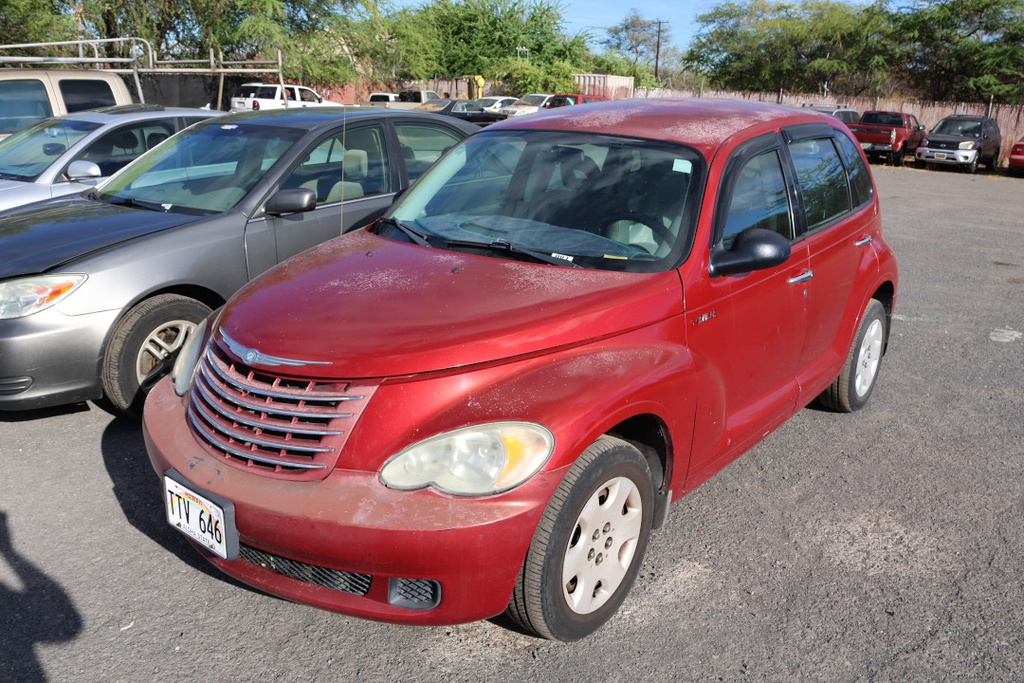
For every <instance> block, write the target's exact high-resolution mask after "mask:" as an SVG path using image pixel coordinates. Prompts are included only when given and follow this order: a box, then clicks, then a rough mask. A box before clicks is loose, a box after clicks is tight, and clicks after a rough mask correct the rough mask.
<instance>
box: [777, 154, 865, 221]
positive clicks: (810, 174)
mask: <svg viewBox="0 0 1024 683" xmlns="http://www.w3.org/2000/svg"><path fill="white" fill-rule="evenodd" d="M789 151H790V154H791V155H792V157H793V165H794V166H795V167H796V177H797V183H798V184H799V185H800V192H801V194H802V195H803V198H804V211H805V212H806V215H807V229H808V230H814V229H815V228H817V227H820V226H822V225H825V224H826V223H828V222H830V221H832V220H833V219H835V218H837V217H839V216H841V215H843V214H845V213H849V212H850V209H851V208H852V207H851V206H850V186H849V181H848V180H847V177H846V169H845V167H844V166H843V162H842V161H841V160H840V159H839V152H838V151H837V150H836V148H835V145H833V144H832V139H831V138H812V139H809V140H797V141H796V142H792V143H790V145H789Z"/></svg>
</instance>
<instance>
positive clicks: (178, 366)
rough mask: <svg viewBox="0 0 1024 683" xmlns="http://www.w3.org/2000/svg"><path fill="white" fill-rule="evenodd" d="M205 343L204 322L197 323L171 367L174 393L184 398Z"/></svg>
mask: <svg viewBox="0 0 1024 683" xmlns="http://www.w3.org/2000/svg"><path fill="white" fill-rule="evenodd" d="M204 341H206V320H203V322H201V323H199V325H198V326H196V329H195V330H193V331H192V334H190V335H188V338H187V339H186V340H185V343H184V344H182V345H181V348H180V349H178V356H177V358H175V359H174V365H173V366H171V383H172V384H173V385H174V393H176V394H177V395H178V396H184V395H185V393H186V392H187V391H188V388H189V385H191V384H192V377H193V376H194V375H195V374H196V366H197V365H199V355H200V354H201V353H202V352H203V347H204V346H205V344H204V343H203V342H204Z"/></svg>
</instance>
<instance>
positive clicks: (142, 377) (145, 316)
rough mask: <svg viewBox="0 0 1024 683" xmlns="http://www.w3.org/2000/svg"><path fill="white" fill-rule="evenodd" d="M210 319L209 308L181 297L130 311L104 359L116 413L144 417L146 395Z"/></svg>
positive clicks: (105, 385)
mask: <svg viewBox="0 0 1024 683" xmlns="http://www.w3.org/2000/svg"><path fill="white" fill-rule="evenodd" d="M208 315H210V308H209V307H208V306H206V304H203V303H202V302H199V301H196V300H195V299H190V298H188V297H184V296H180V295H178V294H160V295H157V296H154V297H152V298H151V299H146V300H145V301H143V302H142V303H140V304H138V305H137V306H136V307H135V308H133V309H131V310H130V311H128V313H127V314H126V315H125V316H124V318H122V319H121V322H120V323H118V325H117V328H116V329H115V330H114V333H113V335H112V336H111V338H110V343H109V344H108V345H107V352H106V354H105V355H104V357H103V391H104V393H105V394H106V396H107V398H108V399H109V400H110V402H111V403H112V404H114V407H115V408H117V409H118V410H120V411H122V412H124V413H127V414H128V415H130V416H132V417H136V418H138V417H141V416H142V404H143V403H144V402H145V400H146V394H147V393H149V390H150V389H151V388H152V387H153V385H154V384H155V383H156V382H157V380H159V379H160V378H161V377H163V376H164V375H166V374H167V373H168V372H170V369H171V363H173V362H174V356H175V354H176V353H177V351H178V349H180V348H181V346H182V344H184V343H185V340H186V339H187V338H188V335H190V334H191V333H192V332H193V331H195V329H196V326H197V325H198V324H199V323H200V322H201V321H202V320H203V319H204V318H206V316H208Z"/></svg>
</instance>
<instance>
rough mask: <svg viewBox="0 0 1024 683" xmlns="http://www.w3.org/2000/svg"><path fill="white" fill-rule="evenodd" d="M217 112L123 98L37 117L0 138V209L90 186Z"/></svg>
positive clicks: (215, 114) (218, 114)
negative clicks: (123, 101)
mask: <svg viewBox="0 0 1024 683" xmlns="http://www.w3.org/2000/svg"><path fill="white" fill-rule="evenodd" d="M223 114H224V112H219V111H209V110H204V109H184V108H181V109H178V108H170V107H161V106H159V105H151V104H128V105H121V106H117V107H105V108H101V109H94V110H91V111H83V112H78V113H76V114H67V115H65V116H58V117H54V118H52V119H47V120H45V121H42V122H41V123H38V124H36V125H35V126H32V127H31V128H28V129H26V130H22V131H19V132H17V133H15V134H14V135H12V136H10V137H9V138H6V139H5V140H2V141H0V210H3V209H10V208H12V207H15V206H20V205H22V204H29V203H31V202H36V201H39V200H41V199H49V198H51V197H59V196H61V195H66V194H73V193H76V192H82V191H84V190H87V189H89V188H90V187H95V186H96V185H97V183H98V182H99V181H101V180H104V179H106V177H107V176H110V175H113V173H114V172H115V171H118V170H120V169H121V168H122V167H124V166H126V165H127V164H128V163H129V162H131V161H133V160H134V159H136V158H137V157H139V156H140V155H141V154H143V153H144V152H146V151H148V150H150V149H152V148H154V147H156V146H157V145H158V144H160V143H161V142H163V141H164V140H166V139H167V138H169V137H170V136H172V135H174V134H175V133H177V132H178V131H180V130H182V129H184V128H187V127H188V126H191V125H192V124H193V123H196V122H198V121H203V120H205V119H208V118H210V117H212V116H222V115H223Z"/></svg>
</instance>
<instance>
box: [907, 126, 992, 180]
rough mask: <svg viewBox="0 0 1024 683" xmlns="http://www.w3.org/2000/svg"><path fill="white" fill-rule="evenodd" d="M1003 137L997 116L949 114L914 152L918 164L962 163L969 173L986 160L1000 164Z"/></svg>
mask: <svg viewBox="0 0 1024 683" xmlns="http://www.w3.org/2000/svg"><path fill="white" fill-rule="evenodd" d="M1002 143H1003V137H1002V134H1001V133H1000V132H999V126H998V125H997V124H996V122H995V119H992V118H989V117H987V116H959V115H958V116H947V117H946V118H944V119H942V120H941V121H939V123H938V125H937V126H935V128H932V130H931V132H930V133H928V134H927V135H925V137H924V139H923V140H921V145H920V146H919V147H918V148H917V151H916V152H915V154H914V159H915V162H916V164H917V165H918V166H920V167H924V166H926V165H929V164H932V165H935V166H959V167H960V168H962V169H963V170H964V171H966V172H968V173H974V172H975V171H977V170H978V165H979V164H985V165H986V166H987V167H988V168H989V170H995V169H996V168H997V167H998V166H999V153H1000V148H1001V147H1002Z"/></svg>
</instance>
